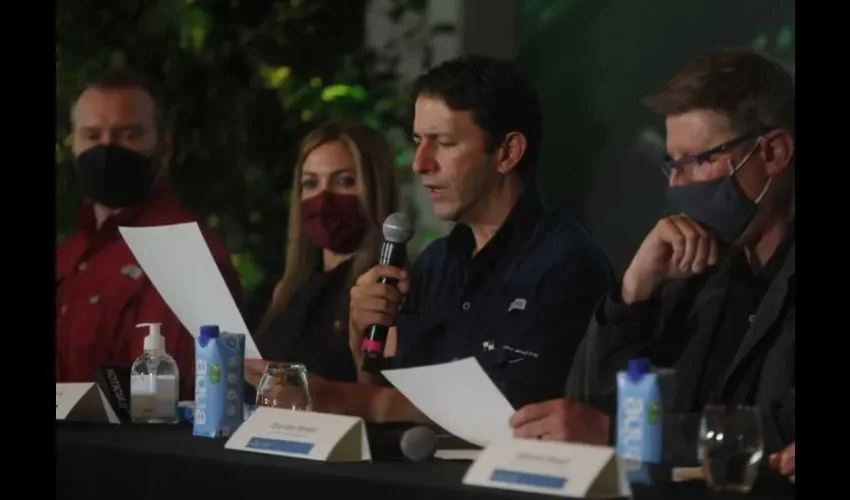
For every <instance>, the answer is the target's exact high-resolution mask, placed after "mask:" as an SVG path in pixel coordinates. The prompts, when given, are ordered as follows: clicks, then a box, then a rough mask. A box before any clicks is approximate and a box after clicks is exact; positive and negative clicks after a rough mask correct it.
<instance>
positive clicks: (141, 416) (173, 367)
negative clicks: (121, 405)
mask: <svg viewBox="0 0 850 500" xmlns="http://www.w3.org/2000/svg"><path fill="white" fill-rule="evenodd" d="M136 326H137V327H139V328H143V327H147V328H148V331H149V333H148V336H147V337H145V344H144V352H143V353H142V355H141V356H139V358H138V359H136V361H135V363H133V367H132V368H131V369H130V415H131V417H132V419H133V422H134V423H145V424H169V423H176V422H177V421H178V420H179V416H178V413H177V403H178V397H179V394H178V389H179V387H180V385H179V382H180V373H179V370H178V369H177V362H176V361H174V358H172V357H171V356H169V355H168V353H167V352H165V339H164V338H163V337H162V333H161V332H160V328H161V324H160V323H140V324H138V325H136Z"/></svg>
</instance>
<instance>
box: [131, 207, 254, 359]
mask: <svg viewBox="0 0 850 500" xmlns="http://www.w3.org/2000/svg"><path fill="white" fill-rule="evenodd" d="M118 229H119V230H120V231H121V236H123V237H124V241H126V242H127V245H128V246H129V247H130V251H132V252H133V256H134V257H136V260H137V261H138V262H139V265H140V266H142V269H143V270H144V271H145V273H147V275H148V278H150V280H151V282H152V283H153V285H154V286H155V287H156V289H157V291H158V292H159V294H160V295H161V296H162V298H163V300H165V303H166V304H168V307H170V308H171V310H172V311H173V312H174V315H175V316H177V318H178V319H179V320H180V322H181V323H183V326H184V327H185V328H186V329H187V330H189V331H190V332H191V333H192V336H194V337H197V336H198V333H199V332H200V329H201V326H203V325H218V326H219V328H220V329H221V330H222V331H225V332H230V333H244V334H245V358H246V359H253V358H260V351H258V350H257V344H255V343H254V339H253V338H252V337H251V333H250V332H248V327H247V326H246V325H245V320H244V319H243V318H242V314H241V313H240V312H239V308H238V307H236V302H235V301H234V300H233V296H232V295H231V294H230V291H229V290H228V288H227V283H226V282H225V281H224V278H223V277H222V276H221V271H219V269H218V266H217V265H216V263H215V259H213V256H212V253H211V252H210V249H209V247H208V246H207V242H206V241H205V240H204V236H203V234H202V233H201V229H200V228H199V227H198V224H197V223H195V222H189V223H185V224H171V225H167V226H152V227H120V228H118Z"/></svg>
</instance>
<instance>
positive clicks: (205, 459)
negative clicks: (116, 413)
mask: <svg viewBox="0 0 850 500" xmlns="http://www.w3.org/2000/svg"><path fill="white" fill-rule="evenodd" d="M56 435H57V440H56V441H57V446H56V448H57V458H56V498H57V499H60V498H68V499H71V498H73V499H77V498H86V499H88V500H95V499H99V498H103V499H108V500H115V499H121V500H136V499H138V500H165V499H169V498H193V499H195V500H217V499H242V498H251V499H254V500H261V499H266V498H269V499H271V498H275V499H279V498H284V499H285V498H295V499H300V498H304V499H307V500H314V499H324V498H333V499H340V498H342V499H346V498H352V499H353V498H364V499H365V498H368V499H383V498H388V499H402V500H419V499H423V500H424V499H439V500H455V499H470V500H472V499H482V500H484V499H491V498H492V499H527V500H534V499H545V498H556V497H550V496H546V495H529V494H519V493H513V492H502V491H497V490H491V489H485V488H476V487H472V486H465V485H462V484H461V478H462V477H463V475H464V473H465V472H466V469H467V468H468V467H469V462H449V461H442V460H436V459H435V460H431V461H427V462H421V463H416V464H414V463H407V462H401V461H376V462H375V463H344V464H343V463H322V462H312V461H307V460H297V459H290V458H283V457H276V456H270V455H262V454H256V453H248V452H241V451H234V450H226V449H224V442H225V441H226V440H225V439H210V438H201V437H194V436H192V435H191V431H190V429H189V428H188V427H186V426H164V425H150V426H145V425H120V426H119V425H112V426H110V425H106V424H84V423H72V422H56ZM685 498H687V499H689V500H700V499H714V498H724V496H721V495H712V494H710V493H709V492H708V491H707V490H706V488H705V486H704V485H702V484H695V483H683V484H676V485H665V486H661V487H654V488H648V487H636V488H635V499H636V500H655V499H657V500H668V499H669V500H673V499H676V500H680V499H685ZM738 498H740V497H738ZM747 498H764V499H768V498H770V499H773V500H781V499H783V498H794V494H793V491H791V492H790V494H788V493H786V494H785V495H781V494H775V493H774V494H770V495H765V496H764V497H759V496H757V495H750V496H749V497H747Z"/></svg>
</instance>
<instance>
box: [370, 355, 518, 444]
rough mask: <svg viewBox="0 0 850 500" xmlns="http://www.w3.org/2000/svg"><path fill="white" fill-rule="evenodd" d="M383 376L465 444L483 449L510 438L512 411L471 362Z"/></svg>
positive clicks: (403, 369)
mask: <svg viewBox="0 0 850 500" xmlns="http://www.w3.org/2000/svg"><path fill="white" fill-rule="evenodd" d="M383 373H384V376H385V377H386V378H387V380H388V381H389V382H390V383H391V384H392V385H394V386H395V388H396V389H398V390H399V391H401V393H402V394H404V396H405V397H406V398H407V399H409V400H410V402H411V403H413V404H414V405H415V406H416V407H417V408H419V411H421V412H422V413H424V414H425V415H427V416H428V418H430V419H431V420H433V421H434V422H436V423H437V425H439V426H440V427H442V428H443V429H445V430H446V431H447V432H450V433H452V434H454V435H455V436H457V437H459V438H461V439H463V440H465V441H468V442H470V443H472V444H475V445H478V446H481V447H484V446H487V443H489V442H490V441H492V440H494V439H504V438H510V437H511V436H513V432H512V430H511V428H510V426H509V425H508V420H509V419H510V418H511V415H513V413H514V409H513V407H512V406H511V404H510V403H508V400H507V399H505V396H504V395H502V393H501V391H499V389H498V388H497V387H496V386H495V385H494V384H493V381H492V380H490V377H488V376H487V374H486V373H484V369H483V368H481V365H480V364H479V363H478V360H476V359H475V358H466V359H461V360H459V361H452V362H449V363H444V364H439V365H430V366H422V367H418V368H401V369H397V370H384V372H383Z"/></svg>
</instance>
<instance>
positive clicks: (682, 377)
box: [566, 241, 796, 453]
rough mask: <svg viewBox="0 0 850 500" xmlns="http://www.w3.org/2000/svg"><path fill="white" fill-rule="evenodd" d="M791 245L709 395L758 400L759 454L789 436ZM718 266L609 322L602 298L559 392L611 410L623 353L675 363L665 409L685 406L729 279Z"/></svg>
mask: <svg viewBox="0 0 850 500" xmlns="http://www.w3.org/2000/svg"><path fill="white" fill-rule="evenodd" d="M795 249H796V244H795V243H794V242H793V241H792V242H791V243H790V246H789V247H788V250H787V252H785V255H784V259H783V260H784V261H783V262H781V267H780V268H779V270H778V272H777V273H776V275H775V277H774V279H773V280H772V281H771V282H770V285H769V286H768V288H767V292H766V293H765V295H764V298H763V299H762V301H761V303H760V305H759V307H758V309H757V311H756V313H755V315H754V317H753V318H752V320H751V323H750V327H749V330H748V331H747V332H746V334H745V336H744V338H743V340H742V342H741V345H740V347H739V349H738V351H737V354H736V355H735V356H734V360H733V361H732V363H731V366H730V368H729V369H728V370H726V373H725V377H724V378H723V381H722V382H721V383H720V385H719V389H718V390H717V391H716V392H715V397H714V399H715V401H713V402H714V403H720V404H725V405H742V404H746V405H757V406H759V407H760V408H761V411H762V415H763V432H764V439H765V451H766V452H767V453H770V452H772V451H776V450H778V449H780V448H781V447H783V446H785V445H787V444H789V443H790V442H791V441H793V440H794V438H795V424H794V420H795V419H794V415H795V387H796V383H795V381H796V370H795V354H796V336H795V325H796V314H795V312H796V307H795V304H796V302H795V288H796V287H795V281H796V280H795V262H796V260H795V253H796V252H795ZM725 270H726V269H724V266H723V265H720V266H717V269H715V270H714V271H712V272H707V273H705V274H704V275H699V276H695V277H693V278H690V279H687V280H684V281H679V282H671V283H669V284H668V285H667V286H665V288H664V289H663V290H662V293H661V296H660V297H659V298H658V299H657V300H654V301H652V303H651V304H647V307H646V308H645V309H644V311H643V312H642V313H641V314H639V315H638V316H633V317H631V318H629V320H628V321H623V320H620V321H619V322H618V324H616V325H615V324H610V323H609V322H607V321H606V316H610V314H607V315H606V303H605V302H606V301H611V300H614V299H613V298H607V299H605V301H603V303H602V304H600V307H599V308H597V310H596V312H595V313H594V317H593V319H592V320H591V324H590V328H589V330H588V333H587V335H586V337H585V338H584V340H583V341H582V345H581V346H580V347H579V350H578V352H577V354H576V359H575V360H574V364H573V369H572V371H571V373H570V376H569V379H568V381H567V388H566V393H567V394H566V395H567V397H569V398H572V399H577V400H580V401H584V402H587V403H589V404H591V405H593V406H595V407H597V408H599V409H602V410H604V411H606V412H608V413H610V414H614V412H615V411H616V390H617V389H616V373H617V372H618V371H620V370H623V369H624V368H625V367H626V366H627V364H628V360H630V359H633V358H638V357H647V358H649V359H650V361H651V362H652V363H653V364H654V365H656V366H667V367H673V368H675V369H676V390H675V394H674V398H673V408H672V410H673V411H674V412H676V413H678V414H685V413H689V412H691V411H692V409H691V408H690V406H691V403H692V401H693V397H694V393H695V392H696V390H697V387H698V386H699V383H700V376H701V374H702V368H703V365H704V363H705V358H706V355H707V351H708V347H709V345H710V343H711V340H712V338H713V336H714V334H715V331H716V330H715V329H716V327H717V326H718V322H719V321H720V318H721V317H722V310H723V306H724V302H725V299H726V295H727V290H728V287H727V284H728V280H729V273H728V272H725ZM684 332H691V333H684ZM695 439H696V437H695Z"/></svg>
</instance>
